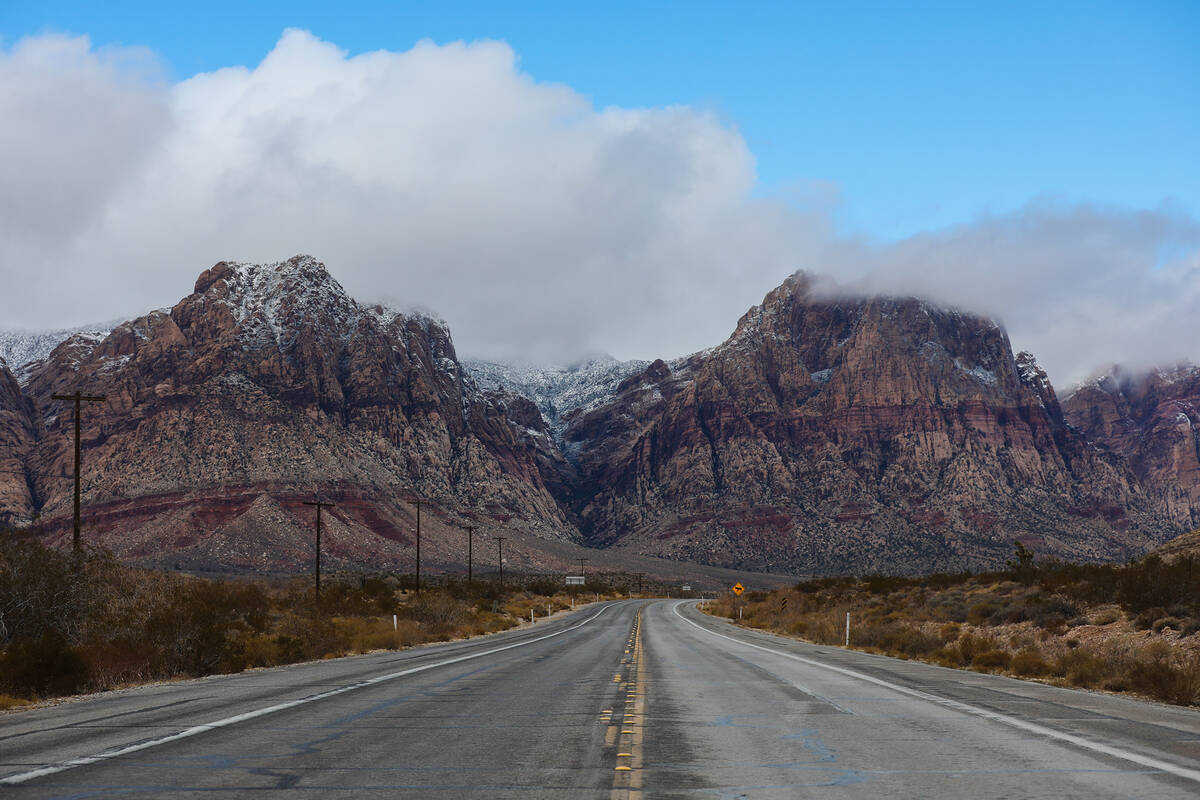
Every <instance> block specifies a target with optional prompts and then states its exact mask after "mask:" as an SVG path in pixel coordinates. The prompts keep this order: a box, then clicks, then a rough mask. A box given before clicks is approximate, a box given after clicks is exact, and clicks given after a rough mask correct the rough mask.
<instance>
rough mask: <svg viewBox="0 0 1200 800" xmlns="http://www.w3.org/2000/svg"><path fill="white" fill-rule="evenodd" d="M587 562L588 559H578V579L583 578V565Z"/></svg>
mask: <svg viewBox="0 0 1200 800" xmlns="http://www.w3.org/2000/svg"><path fill="white" fill-rule="evenodd" d="M587 562H588V559H586V558H581V559H579V576H580V577H583V565H584V564H586V563H587Z"/></svg>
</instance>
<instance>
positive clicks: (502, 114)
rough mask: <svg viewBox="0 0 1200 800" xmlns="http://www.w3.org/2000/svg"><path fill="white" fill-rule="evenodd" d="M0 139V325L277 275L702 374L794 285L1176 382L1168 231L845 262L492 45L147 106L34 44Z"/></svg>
mask: <svg viewBox="0 0 1200 800" xmlns="http://www.w3.org/2000/svg"><path fill="white" fill-rule="evenodd" d="M0 112H3V113H4V118H5V119H8V120H10V124H8V125H5V126H0V166H2V167H3V173H4V174H5V176H6V178H5V180H4V181H2V182H0V279H2V282H3V287H4V291H3V292H2V293H0V327H29V328H46V327H55V326H62V325H70V324H75V323H81V322H86V321H90V320H95V319H106V318H110V317H112V316H114V315H117V314H121V313H127V314H136V313H141V312H143V311H144V310H146V309H148V308H151V307H157V306H162V305H167V304H171V303H173V302H175V301H176V300H177V299H178V298H179V297H181V296H182V295H184V294H186V293H187V292H188V291H189V290H190V287H191V282H192V280H193V279H194V278H195V276H196V275H197V274H198V273H199V272H200V271H201V270H202V269H203V268H205V267H207V266H210V265H211V264H212V263H214V262H216V261H219V260H222V259H231V260H241V261H275V260H279V259H282V258H286V257H288V256H290V255H293V254H295V253H298V252H306V253H312V254H313V255H316V256H317V257H318V258H321V259H322V260H324V261H325V262H326V263H327V264H328V265H329V267H330V269H331V271H332V272H333V273H334V275H335V276H336V277H337V278H338V279H339V280H340V281H341V282H342V283H343V284H344V285H345V286H346V288H347V289H348V290H349V291H350V292H351V293H352V294H353V295H355V296H356V297H358V298H360V299H364V300H383V301H386V302H389V303H391V304H394V305H398V306H402V307H403V306H409V305H422V306H425V307H428V308H431V309H434V310H435V311H437V312H438V313H439V314H441V315H442V316H443V317H445V318H446V319H447V321H448V322H449V323H450V325H451V329H452V331H453V333H454V336H455V339H456V341H457V343H458V346H459V349H460V351H462V352H465V353H470V354H475V355H481V356H485V357H497V358H513V357H517V358H525V359H531V360H565V359H570V358H572V357H575V356H578V355H580V354H582V353H585V352H591V351H597V350H601V351H608V352H611V353H614V354H615V355H617V356H619V357H656V356H673V355H678V354H682V353H685V352H689V351H692V350H696V349H699V348H702V347H707V346H711V345H713V344H717V343H719V342H720V341H721V340H723V339H724V337H725V336H727V335H728V333H729V332H730V331H731V330H732V328H733V325H734V323H735V322H736V320H737V318H738V317H739V316H740V315H741V314H742V313H743V312H744V311H745V310H746V308H748V307H749V306H750V305H752V304H753V303H756V302H758V301H759V300H760V299H761V298H762V296H763V295H764V294H765V293H766V292H767V291H768V290H769V289H771V288H772V287H774V286H775V285H777V284H778V283H779V282H780V281H782V279H783V278H784V277H785V276H786V275H787V274H789V273H790V272H792V271H794V270H796V269H807V270H810V271H813V272H818V273H827V274H830V275H832V276H833V277H835V279H837V280H839V281H841V282H843V283H850V284H853V285H861V286H864V287H868V288H872V289H876V290H884V291H892V292H912V293H920V294H925V295H928V296H931V297H933V298H935V299H939V300H944V301H948V302H954V303H957V304H960V305H962V306H964V307H967V308H970V309H973V310H978V311H983V312H986V313H991V314H994V315H997V316H999V317H1000V318H1002V319H1003V320H1004V321H1005V322H1006V324H1007V325H1008V326H1009V329H1010V332H1011V334H1012V336H1013V339H1014V343H1015V344H1017V345H1018V346H1022V347H1028V348H1029V349H1032V350H1033V351H1034V352H1035V353H1037V354H1038V355H1039V357H1041V358H1042V360H1043V362H1044V363H1045V364H1046V366H1047V368H1048V369H1050V371H1051V374H1052V376H1053V377H1054V378H1055V379H1056V380H1058V381H1059V382H1062V381H1063V380H1066V379H1072V378H1076V377H1079V376H1080V375H1081V374H1082V373H1083V372H1085V371H1087V370H1088V369H1090V368H1092V367H1094V366H1097V365H1099V364H1101V363H1104V362H1108V361H1124V362H1136V363H1146V362H1147V361H1162V360H1170V359H1176V358H1181V357H1191V358H1197V357H1200V352H1197V350H1200V347H1198V346H1197V345H1196V344H1195V343H1196V342H1197V337H1196V335H1195V334H1196V332H1197V324H1196V322H1195V320H1196V319H1198V318H1200V316H1198V314H1197V312H1200V261H1198V260H1197V256H1196V252H1197V249H1198V248H1200V226H1198V225H1197V223H1196V221H1195V220H1192V219H1190V218H1188V217H1186V216H1185V215H1182V214H1180V213H1178V212H1172V211H1170V210H1169V209H1159V210H1151V211H1136V212H1129V211H1122V210H1117V209H1094V208H1088V207H1060V206H1055V205H1053V204H1050V203H1034V204H1031V205H1029V206H1027V207H1026V208H1024V209H1021V210H1019V211H1017V212H1014V213H1011V214H1008V215H1004V216H999V217H994V218H987V219H980V220H975V221H973V222H971V223H969V224H964V225H962V226H960V227H957V228H953V229H947V230H941V231H934V232H930V233H928V234H924V235H921V236H917V237H913V238H912V239H909V240H906V241H903V242H897V243H892V244H883V245H881V244H873V243H871V242H870V241H868V240H865V239H855V238H846V237H843V236H839V235H837V234H836V232H835V228H834V225H833V221H832V219H831V217H830V216H829V214H827V213H825V212H823V211H821V210H819V209H818V210H807V211H801V210H798V209H797V208H795V207H790V206H788V205H787V204H786V203H784V202H783V201H780V200H772V199H769V198H767V199H763V198H756V197H754V196H753V195H752V192H753V189H754V186H755V166H754V158H753V155H752V154H751V153H750V152H749V150H748V149H747V147H746V144H745V141H744V140H743V139H742V137H741V136H740V135H739V133H738V132H737V131H736V130H735V129H733V128H731V127H730V126H729V125H728V124H725V123H723V122H722V121H720V120H718V119H717V118H716V117H715V116H714V115H712V114H710V113H707V112H703V111H698V110H696V109H692V108H687V107H670V108H653V109H626V108H605V109H596V108H595V107H594V106H593V105H592V103H591V102H590V101H589V100H588V99H587V98H586V97H584V96H582V95H580V94H579V93H577V92H575V91H573V90H572V89H571V88H570V87H566V86H561V85H551V84H544V83H538V82H536V81H535V80H534V79H533V78H532V77H531V76H529V75H527V74H524V73H522V72H521V71H520V69H519V68H518V64H517V60H516V57H515V55H514V53H513V51H512V50H511V49H510V48H509V47H508V46H507V45H505V44H503V43H500V42H486V41H485V42H476V43H471V44H464V43H453V44H447V45H443V46H438V45H435V44H432V43H430V42H422V43H419V44H417V45H416V46H415V47H413V48H412V49H411V50H408V51H406V52H401V53H397V52H387V51H380V52H374V53H366V54H362V55H358V56H354V57H349V56H348V55H347V54H346V53H344V52H342V51H341V50H339V49H338V48H337V47H336V46H334V45H332V44H330V43H328V42H323V41H320V40H318V39H317V38H315V37H313V36H312V35H311V34H308V33H305V32H303V31H296V30H290V31H287V32H285V33H284V34H283V36H282V38H281V39H280V40H279V42H278V44H277V45H276V46H275V48H274V49H273V50H272V51H271V52H270V53H269V54H268V55H267V56H266V58H265V59H264V60H263V61H262V63H260V64H259V65H257V66H256V67H254V68H244V67H230V68H227V69H223V70H219V71H216V72H212V73H206V74H202V75H197V76H195V77H193V78H191V79H189V80H187V81H184V82H182V83H178V84H175V85H168V84H166V83H165V82H163V81H161V80H160V79H159V78H158V77H157V74H156V72H155V71H154V69H153V62H152V59H151V58H149V57H148V55H147V54H146V53H143V52H140V51H97V50H94V49H92V48H91V47H90V45H89V43H88V41H87V40H86V39H84V38H70V37H62V36H45V37H36V38H31V39H25V40H22V41H21V42H19V43H18V44H17V45H16V46H15V47H13V48H12V49H10V50H8V51H0ZM12 120H20V124H12V123H11V121H12ZM814 124H819V121H815V122H814ZM9 176H11V178H10V177H9ZM914 192H919V187H914Z"/></svg>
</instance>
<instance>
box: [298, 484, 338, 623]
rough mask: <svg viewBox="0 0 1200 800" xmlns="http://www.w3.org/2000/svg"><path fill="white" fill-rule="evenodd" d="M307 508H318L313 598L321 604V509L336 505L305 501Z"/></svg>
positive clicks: (320, 501) (321, 501)
mask: <svg viewBox="0 0 1200 800" xmlns="http://www.w3.org/2000/svg"><path fill="white" fill-rule="evenodd" d="M303 502H304V505H306V506H316V507H317V548H316V549H317V552H316V557H315V559H314V561H313V578H314V579H315V585H316V588H315V590H314V592H313V597H314V598H315V599H316V600H317V602H320V600H321V509H322V508H332V507H333V506H335V505H337V504H336V503H327V502H325V501H323V500H305V501H303Z"/></svg>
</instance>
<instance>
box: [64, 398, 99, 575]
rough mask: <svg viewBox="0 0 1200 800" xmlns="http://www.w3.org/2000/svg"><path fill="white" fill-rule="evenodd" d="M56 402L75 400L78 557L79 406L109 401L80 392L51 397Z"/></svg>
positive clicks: (77, 546)
mask: <svg viewBox="0 0 1200 800" xmlns="http://www.w3.org/2000/svg"><path fill="white" fill-rule="evenodd" d="M51 397H53V398H54V399H55V400H74V401H75V531H74V534H73V535H72V537H71V547H72V550H73V551H74V552H75V554H76V555H78V554H79V549H80V547H81V544H80V541H79V461H80V450H79V404H80V403H81V402H87V403H99V402H101V401H103V400H107V399H108V395H105V394H80V393H79V391H78V390H76V391H75V394H55V395H51Z"/></svg>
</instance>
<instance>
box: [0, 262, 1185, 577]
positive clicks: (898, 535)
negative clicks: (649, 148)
mask: <svg viewBox="0 0 1200 800" xmlns="http://www.w3.org/2000/svg"><path fill="white" fill-rule="evenodd" d="M18 380H19V382H18ZM1155 381H1156V382H1155ZM1189 381H1192V379H1191V378H1186V377H1184V376H1182V374H1181V375H1180V376H1178V377H1176V378H1171V380H1168V379H1167V378H1166V377H1163V375H1161V374H1160V375H1159V376H1158V378H1156V379H1154V381H1151V383H1147V384H1146V386H1147V387H1150V388H1145V387H1142V388H1138V387H1140V386H1141V384H1138V386H1134V385H1133V384H1132V383H1129V384H1128V385H1127V386H1126V385H1124V384H1121V385H1119V386H1118V388H1119V389H1120V391H1119V392H1118V391H1117V390H1116V389H1113V388H1112V387H1111V386H1109V384H1104V385H1103V387H1108V388H1103V387H1101V384H1099V383H1098V384H1096V386H1095V387H1092V388H1087V387H1085V389H1081V390H1080V391H1076V392H1074V393H1072V394H1071V395H1070V396H1069V397H1068V398H1067V399H1066V400H1064V401H1061V402H1060V400H1059V398H1058V396H1057V394H1056V392H1055V390H1054V387H1053V386H1052V385H1051V382H1050V380H1049V378H1048V377H1047V376H1046V373H1045V372H1044V371H1043V370H1042V369H1041V368H1040V367H1039V366H1038V364H1037V361H1036V359H1035V358H1034V357H1033V356H1032V355H1030V354H1028V353H1021V354H1016V355H1014V353H1013V352H1012V349H1011V346H1010V343H1009V340H1008V337H1007V335H1006V333H1005V332H1004V330H1003V328H1001V327H1000V326H999V325H998V324H996V323H995V322H994V321H992V320H989V319H985V318H981V317H977V316H973V315H970V314H966V313H962V312H959V311H956V310H953V309H948V308H941V307H937V306H933V305H931V304H929V303H926V302H923V301H921V300H920V299H916V298H902V297H856V296H839V295H835V294H830V293H828V292H821V291H818V290H817V289H816V288H815V285H814V282H813V279H812V278H810V277H809V276H807V275H805V274H803V273H797V274H796V275H794V276H792V277H790V278H789V279H788V280H786V281H785V282H784V283H783V285H781V286H780V287H778V288H777V289H775V290H774V291H772V292H771V293H770V294H768V295H767V296H766V298H764V300H763V302H762V304H761V305H758V306H756V307H754V308H752V309H751V310H750V311H749V312H747V313H746V314H745V315H744V316H743V317H742V319H741V320H740V321H739V322H738V324H737V327H736V329H735V331H734V332H733V334H732V335H731V336H730V337H729V339H728V340H727V341H725V342H724V343H722V344H720V345H719V346H717V347H714V348H712V349H710V350H706V351H703V352H700V353H696V354H693V355H691V356H687V357H685V358H681V359H676V360H674V361H670V362H668V361H664V360H655V361H652V362H644V361H640V362H618V361H615V360H613V359H609V358H595V359H590V360H587V361H584V362H580V363H578V364H575V365H571V366H566V367H555V368H536V367H530V366H521V365H510V364H500V363H496V362H485V361H469V362H466V363H465V364H464V363H462V362H460V361H459V359H458V356H457V354H456V352H455V348H454V344H453V342H452V340H451V337H450V333H449V331H448V330H447V328H446V326H445V324H444V323H442V322H440V321H439V320H436V319H433V318H431V317H429V316H427V315H423V314H417V313H399V312H396V311H392V310H389V309H385V308H382V307H380V306H368V305H362V304H360V303H358V302H357V301H355V300H354V299H352V298H350V297H349V296H348V295H347V294H346V293H345V291H344V290H343V289H342V287H341V286H340V285H339V284H338V283H337V281H336V280H334V279H333V277H332V276H331V275H330V274H329V272H328V271H327V270H326V269H325V267H324V265H323V264H321V263H319V262H318V261H316V260H315V259H313V258H311V257H309V256H296V257H295V258H292V259H289V260H287V261H284V262H280V263H276V264H266V265H252V264H242V263H234V262H221V263H218V264H216V265H215V266H213V267H212V268H211V269H208V270H205V271H204V272H203V273H202V274H201V275H200V276H199V278H198V279H197V281H196V283H195V286H194V288H193V291H192V293H191V294H189V295H188V296H187V297H184V298H183V299H182V300H180V301H179V302H178V303H177V304H176V305H175V306H173V307H172V308H169V309H162V310H158V311H154V312H151V313H149V314H147V315H145V316H143V317H140V318H138V319H135V320H131V321H128V322H122V323H120V324H118V325H115V326H114V327H113V328H112V329H111V330H110V331H107V332H104V333H103V334H95V333H91V332H76V333H73V334H71V335H70V336H68V337H67V338H66V339H65V340H63V341H61V342H60V343H58V344H57V345H56V346H55V347H54V348H53V349H52V350H51V351H50V352H49V353H48V354H46V355H45V356H44V357H42V358H40V359H36V360H33V361H30V362H28V363H27V364H26V365H25V367H24V369H23V370H21V371H20V372H19V374H17V375H14V374H13V373H12V372H10V371H9V370H8V369H7V367H0V515H2V516H0V524H23V523H25V522H28V521H30V520H31V519H32V518H33V516H34V515H35V514H38V515H40V520H39V524H40V526H41V528H42V530H43V531H44V532H45V535H46V536H47V537H49V538H50V539H51V540H52V541H58V542H62V541H65V539H66V538H67V537H69V535H70V511H71V484H70V481H69V480H63V478H62V476H65V475H69V474H70V473H71V463H72V436H71V430H70V428H71V418H72V414H71V412H70V411H69V408H68V406H67V405H66V404H64V403H62V402H60V401H57V400H54V399H53V397H52V395H54V394H56V393H70V392H73V391H75V390H76V389H80V390H83V391H85V392H88V393H93V394H104V395H106V396H107V399H106V400H105V401H104V402H103V403H98V404H94V405H89V406H86V407H85V409H84V413H83V437H82V438H83V447H84V454H85V458H84V472H83V474H84V481H83V502H84V504H85V517H86V521H85V527H86V533H85V536H86V537H87V538H88V540H89V541H94V540H99V541H100V542H102V543H104V544H105V545H107V546H109V547H110V548H112V549H113V550H114V551H115V552H117V553H118V555H120V556H121V557H122V558H124V559H126V560H129V561H133V562H137V563H142V564H146V565H150V566H181V567H186V568H189V569H222V570H235V571H236V570H272V571H285V570H292V571H294V570H297V569H300V568H302V567H304V566H305V565H306V564H307V563H308V559H309V558H310V557H311V553H312V522H313V511H312V509H311V508H309V507H307V506H305V505H304V502H305V501H308V500H312V499H314V498H316V497H321V498H323V499H326V500H332V501H334V502H335V503H336V504H337V505H336V507H335V508H333V509H331V510H329V511H328V512H326V515H325V517H324V519H325V533H324V539H323V541H324V544H325V546H324V548H323V550H324V552H325V559H326V563H327V564H329V566H330V567H331V568H336V567H338V566H344V567H348V568H356V569H383V570H399V569H404V570H406V571H407V570H409V569H411V564H412V554H413V545H414V541H413V539H414V536H413V528H414V527H415V508H414V505H413V504H414V503H415V502H417V501H420V502H421V503H422V508H423V516H422V520H423V522H422V525H423V532H424V536H425V537H427V538H425V539H424V543H423V548H422V549H423V560H424V561H425V563H426V564H428V565H430V566H431V568H437V566H438V565H442V566H448V565H457V564H462V563H463V562H464V561H465V556H466V541H465V538H466V537H465V536H464V535H463V532H462V529H463V528H464V527H466V526H471V527H475V528H477V530H478V532H479V534H480V535H482V536H490V535H492V534H496V533H502V534H503V535H505V536H512V537H515V539H516V540H519V541H520V542H521V543H522V546H521V548H514V549H513V550H512V551H510V550H509V548H508V547H506V548H505V550H506V553H507V552H511V553H512V554H513V557H514V558H517V561H516V562H515V563H516V564H521V565H522V566H523V567H524V568H527V569H555V570H557V569H562V568H565V567H566V565H567V564H569V563H570V562H571V559H572V558H575V557H577V556H578V555H579V553H580V552H584V551H581V550H580V549H579V548H580V546H581V545H587V546H590V547H597V548H606V549H607V550H608V553H607V554H605V555H604V556H603V557H601V556H597V561H596V562H594V563H597V564H599V563H600V560H601V558H603V561H604V563H621V564H627V565H633V564H639V565H644V564H651V563H657V562H649V561H645V558H646V557H664V558H669V559H676V560H681V561H690V562H694V563H699V564H705V565H716V566H727V567H735V568H738V569H752V570H759V571H769V572H776V573H790V574H796V573H842V572H847V571H853V572H873V571H881V572H908V573H912V572H923V571H928V570H959V569H968V568H969V569H978V568H985V567H986V568H992V567H997V566H1000V565H1002V564H1003V562H1004V560H1005V558H1007V557H1008V556H1009V555H1010V554H1011V551H1012V546H1013V545H1012V542H1013V540H1014V539H1020V540H1021V541H1022V542H1024V543H1025V544H1026V545H1027V546H1030V547H1032V548H1033V549H1034V551H1035V552H1036V553H1037V554H1038V555H1039V556H1043V557H1044V556H1057V557H1060V558H1066V559H1097V560H1105V559H1109V560H1111V559H1123V558H1126V557H1128V556H1130V555H1136V554H1140V553H1142V552H1145V551H1147V550H1148V549H1150V548H1151V547H1153V546H1154V545H1156V544H1158V543H1160V542H1162V541H1164V540H1166V539H1167V538H1169V537H1170V536H1172V535H1174V534H1176V533H1178V532H1180V531H1181V530H1182V529H1183V523H1184V522H1185V521H1186V520H1194V517H1192V516H1189V515H1191V514H1194V512H1193V511H1192V510H1191V509H1193V508H1194V504H1193V498H1194V497H1195V495H1194V494H1189V492H1190V491H1191V489H1189V488H1187V487H1189V486H1191V487H1193V488H1194V484H1186V483H1185V484H1179V485H1176V483H1173V481H1176V480H1177V479H1176V478H1175V477H1172V476H1175V475H1183V476H1185V477H1186V476H1188V475H1191V474H1192V473H1191V472H1189V470H1193V469H1194V464H1195V461H1194V460H1191V461H1189V460H1188V457H1187V455H1188V454H1187V452H1186V450H1187V448H1186V447H1185V444H1186V442H1185V441H1184V440H1183V439H1179V440H1176V439H1173V438H1169V437H1168V436H1167V434H1166V433H1165V432H1164V431H1165V430H1166V428H1169V424H1168V423H1170V422H1171V420H1175V422H1174V424H1175V428H1172V429H1171V430H1177V431H1182V427H1181V426H1182V425H1183V423H1182V421H1180V419H1179V418H1178V417H1171V416H1170V414H1172V413H1176V412H1173V411H1172V410H1171V409H1175V408H1176V407H1178V408H1179V409H1182V408H1183V406H1182V405H1179V404H1182V403H1185V402H1191V401H1190V399H1189V398H1191V397H1193V396H1194V395H1193V394H1192V392H1193V388H1194V386H1195V382H1194V381H1193V382H1189ZM1119 383H1120V382H1119V381H1118V384H1119ZM1151 384H1153V386H1151ZM1114 385H1117V384H1114ZM1122 386H1123V387H1124V388H1121V387H1122ZM1171 387H1174V388H1171ZM1093 389H1094V391H1093ZM1097 392H1098V393H1097ZM1172 403H1174V404H1175V405H1172ZM1178 413H1182V414H1183V415H1184V416H1187V417H1188V420H1189V423H1190V422H1191V421H1193V420H1194V417H1193V416H1188V414H1189V413H1190V412H1186V411H1179V412H1178ZM1085 418H1086V420H1095V424H1084V419H1085ZM1155 420H1157V421H1155ZM1139 426H1141V427H1139ZM1089 437H1091V438H1089ZM1193 456H1194V453H1193ZM1188 527H1195V524H1194V521H1193V522H1190V523H1188ZM476 547H477V548H478V547H479V544H478V543H477V544H476ZM518 551H519V554H518ZM639 559H640V560H639Z"/></svg>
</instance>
